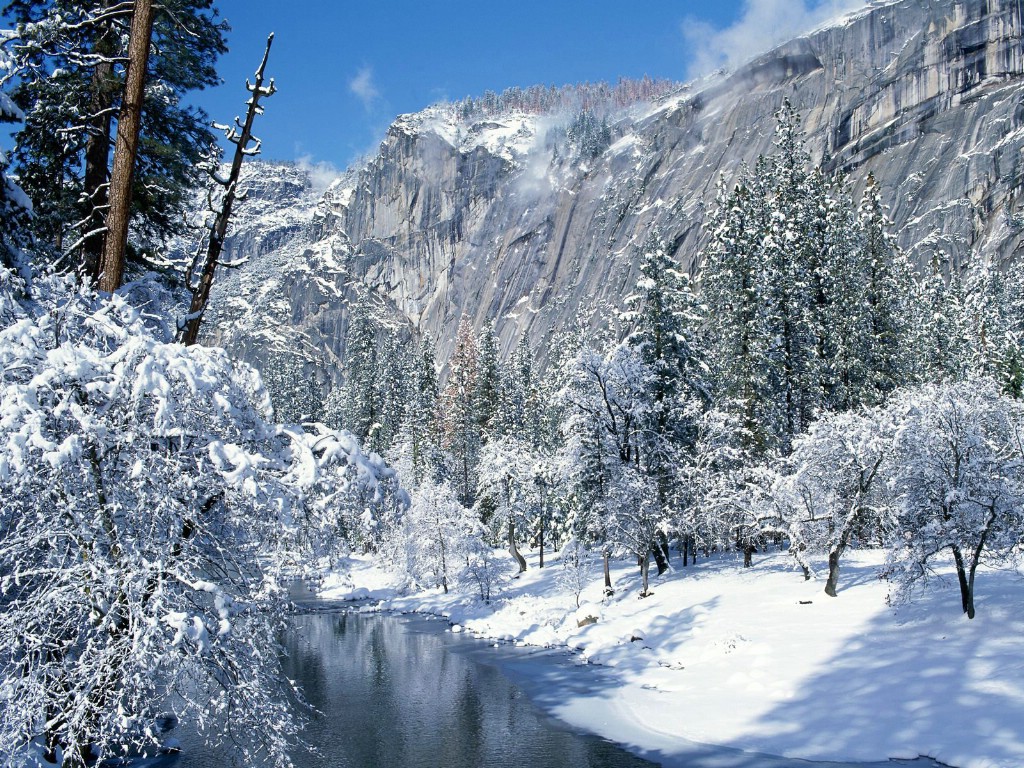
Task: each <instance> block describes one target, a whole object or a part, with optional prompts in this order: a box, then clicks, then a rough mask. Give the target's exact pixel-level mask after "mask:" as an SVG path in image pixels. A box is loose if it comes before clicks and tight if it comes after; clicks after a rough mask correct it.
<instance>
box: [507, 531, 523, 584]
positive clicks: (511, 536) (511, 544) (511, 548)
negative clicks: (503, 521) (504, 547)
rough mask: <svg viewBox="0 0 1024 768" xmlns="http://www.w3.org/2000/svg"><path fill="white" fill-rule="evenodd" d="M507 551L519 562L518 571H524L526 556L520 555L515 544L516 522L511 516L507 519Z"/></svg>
mask: <svg viewBox="0 0 1024 768" xmlns="http://www.w3.org/2000/svg"><path fill="white" fill-rule="evenodd" d="M508 553H509V554H510V555H512V557H513V558H515V561H516V562H517V563H519V573H523V572H524V571H526V558H525V557H523V556H522V554H521V553H520V552H519V547H518V546H516V524H515V522H514V521H513V520H512V518H509V521H508Z"/></svg>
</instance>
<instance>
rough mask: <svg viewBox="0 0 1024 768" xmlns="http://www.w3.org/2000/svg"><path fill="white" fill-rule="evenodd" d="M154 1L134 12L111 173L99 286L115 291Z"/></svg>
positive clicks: (139, 2)
mask: <svg viewBox="0 0 1024 768" xmlns="http://www.w3.org/2000/svg"><path fill="white" fill-rule="evenodd" d="M153 13H154V10H153V0H135V12H134V13H133V14H132V25H131V30H130V32H129V35H130V37H129V40H128V71H127V77H126V79H125V88H124V101H123V102H122V104H121V112H120V114H119V115H118V119H117V140H116V142H115V143H114V168H113V170H112V171H111V173H110V207H109V209H108V210H107V235H106V238H105V240H104V243H103V259H102V262H101V263H100V281H99V287H100V290H102V291H116V290H117V289H118V288H120V287H121V280H122V278H123V276H124V261H125V258H124V257H125V250H126V249H127V247H128V224H129V221H130V220H131V207H132V180H133V179H134V176H135V158H136V155H137V154H138V149H139V130H140V128H141V126H142V101H143V98H144V96H145V89H146V68H147V66H148V64H149V42H150V37H151V36H152V34H153Z"/></svg>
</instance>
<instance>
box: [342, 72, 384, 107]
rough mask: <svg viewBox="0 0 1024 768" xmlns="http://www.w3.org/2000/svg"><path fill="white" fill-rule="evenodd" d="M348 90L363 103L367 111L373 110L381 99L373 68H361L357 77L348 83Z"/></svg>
mask: <svg viewBox="0 0 1024 768" xmlns="http://www.w3.org/2000/svg"><path fill="white" fill-rule="evenodd" d="M348 89H349V91H351V92H352V93H353V94H355V96H356V98H358V99H359V100H360V101H361V102H363V106H364V107H365V108H366V109H367V110H369V109H371V108H372V107H373V105H374V103H375V102H376V101H377V99H379V98H380V91H378V90H377V86H376V85H375V84H374V82H373V68H372V67H363V68H361V69H360V70H359V71H358V72H357V73H356V76H355V77H353V78H352V79H351V80H349V81H348Z"/></svg>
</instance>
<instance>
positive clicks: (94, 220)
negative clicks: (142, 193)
mask: <svg viewBox="0 0 1024 768" xmlns="http://www.w3.org/2000/svg"><path fill="white" fill-rule="evenodd" d="M109 6H110V0H105V1H104V2H103V3H102V4H101V8H102V9H103V10H105V9H106V8H108V7H109ZM93 52H94V53H95V54H96V55H97V56H99V57H101V58H100V61H99V62H98V63H97V64H96V67H95V69H93V71H92V81H91V83H90V85H89V89H90V91H91V98H90V103H89V118H88V125H89V128H88V134H89V138H88V139H87V140H86V144H85V173H84V176H83V179H82V182H83V185H84V192H85V197H86V199H87V201H88V202H87V204H88V206H89V212H88V215H87V216H86V218H85V234H84V236H83V238H82V270H83V273H84V275H85V278H86V280H88V281H89V283H90V284H93V285H95V284H96V282H97V281H98V280H99V277H100V261H101V260H102V258H103V240H104V237H103V236H104V233H105V232H106V213H107V200H108V196H107V180H108V179H107V173H108V171H109V167H108V163H109V162H110V127H111V123H112V122H113V116H112V114H111V110H112V108H113V105H114V91H115V88H116V87H117V81H116V78H114V62H113V61H112V58H111V57H113V55H114V53H115V50H114V31H113V29H112V28H111V27H110V25H109V24H104V29H103V31H102V33H101V34H100V37H99V39H98V40H97V41H96V45H95V47H94V49H93Z"/></svg>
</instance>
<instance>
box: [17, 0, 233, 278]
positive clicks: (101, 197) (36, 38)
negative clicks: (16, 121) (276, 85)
mask: <svg viewBox="0 0 1024 768" xmlns="http://www.w3.org/2000/svg"><path fill="white" fill-rule="evenodd" d="M212 6H213V0H169V2H164V3H161V4H159V5H158V6H155V7H154V17H153V28H152V47H151V50H152V55H150V56H149V57H148V65H147V73H146V78H145V79H146V83H147V87H146V96H145V103H144V105H143V109H142V113H141V119H142V127H141V140H140V144H139V148H138V155H137V160H136V164H135V173H134V181H133V192H132V208H131V217H132V218H131V232H132V237H133V243H132V244H131V246H132V249H133V250H134V251H135V252H136V253H141V252H143V251H145V250H149V249H152V248H153V247H154V246H155V244H157V243H159V242H160V241H161V240H163V239H165V238H166V237H168V236H169V235H171V234H174V233H176V232H179V231H181V227H182V223H181V221H182V217H181V216H180V212H181V209H182V207H183V205H184V204H185V203H186V201H187V200H188V198H189V196H190V194H191V191H192V189H194V188H195V186H196V184H197V182H198V181H199V172H200V170H199V169H200V166H201V163H202V161H203V160H204V158H206V157H207V156H208V155H209V153H210V148H211V147H212V146H213V145H214V137H213V134H212V133H211V131H210V128H209V125H208V120H207V118H206V116H205V115H204V114H203V113H202V112H201V111H199V110H195V109H193V108H189V107H186V106H183V105H182V103H181V99H182V96H183V94H184V93H185V92H187V91H189V90H192V89H198V88H204V87H207V86H211V85H215V84H217V83H218V82H219V79H218V77H217V72H216V69H215V63H216V60H217V57H218V56H219V55H220V54H221V53H223V52H224V51H225V50H226V46H225V41H224V33H225V31H226V29H227V26H226V24H225V23H224V22H223V21H222V20H220V19H219V18H218V17H217V14H216V11H214V10H213V9H212ZM5 13H6V14H7V18H9V19H10V20H11V21H12V22H13V23H14V24H15V25H16V30H15V32H16V34H15V37H14V38H13V39H12V40H11V41H10V42H9V44H8V49H9V50H10V51H11V53H12V56H13V58H14V61H15V66H16V68H17V72H18V74H19V84H18V86H17V87H16V88H15V90H14V93H13V96H14V99H15V101H16V102H17V103H18V104H19V105H20V106H21V107H22V109H23V110H24V112H25V115H26V121H25V126H24V128H23V129H22V130H21V131H20V132H19V134H18V136H17V149H16V152H15V156H14V165H15V168H16V170H17V173H18V175H19V178H21V179H22V182H23V185H24V188H25V191H26V192H27V193H28V194H29V196H30V197H31V198H32V200H33V203H34V206H35V210H36V214H37V215H36V217H35V219H34V227H35V229H36V234H37V236H38V237H39V238H40V239H41V240H42V241H43V242H46V243H48V244H50V245H52V246H53V247H54V248H55V250H56V251H58V252H63V253H68V252H74V253H75V254H76V259H78V260H79V261H80V262H81V263H82V264H83V265H84V267H85V271H86V272H87V273H88V274H89V275H90V276H91V277H93V278H95V276H96V275H97V274H98V270H99V256H100V253H101V250H102V235H103V228H104V224H103V219H104V215H105V210H106V206H107V203H108V200H107V182H108V178H109V173H110V159H111V151H112V148H113V146H112V145H113V137H112V130H113V127H114V121H113V119H112V118H113V115H115V114H116V113H117V111H118V109H119V108H120V106H121V98H122V92H123V87H124V75H125V62H126V60H127V45H128V42H129V35H128V34H127V30H128V25H129V23H130V21H131V16H132V5H131V4H126V3H114V2H112V0H92V2H88V3H81V2H71V0H13V1H12V2H10V3H9V4H8V5H7V7H6V8H5Z"/></svg>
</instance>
